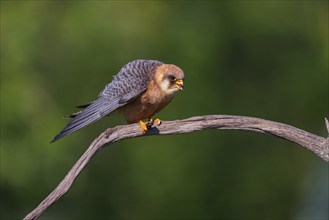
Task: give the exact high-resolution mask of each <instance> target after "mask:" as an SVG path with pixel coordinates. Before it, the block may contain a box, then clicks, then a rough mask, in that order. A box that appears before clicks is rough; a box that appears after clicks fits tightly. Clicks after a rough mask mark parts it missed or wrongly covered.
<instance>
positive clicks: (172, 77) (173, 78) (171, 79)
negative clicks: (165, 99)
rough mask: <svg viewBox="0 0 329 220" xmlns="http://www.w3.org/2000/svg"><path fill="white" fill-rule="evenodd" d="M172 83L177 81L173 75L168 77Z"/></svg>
mask: <svg viewBox="0 0 329 220" xmlns="http://www.w3.org/2000/svg"><path fill="white" fill-rule="evenodd" d="M168 78H169V80H170V81H176V77H175V76H173V75H168Z"/></svg>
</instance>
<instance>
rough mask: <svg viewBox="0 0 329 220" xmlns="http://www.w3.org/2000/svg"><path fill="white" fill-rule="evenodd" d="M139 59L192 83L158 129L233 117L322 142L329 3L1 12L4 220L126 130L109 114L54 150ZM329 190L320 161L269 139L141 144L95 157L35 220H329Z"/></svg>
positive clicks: (217, 137) (30, 4)
mask: <svg viewBox="0 0 329 220" xmlns="http://www.w3.org/2000/svg"><path fill="white" fill-rule="evenodd" d="M138 58H140V59H157V60H161V61H163V62H166V63H173V64H176V65H177V66H179V67H181V68H182V69H183V70H184V71H185V76H186V81H185V88H184V91H183V92H182V93H180V94H178V96H177V97H176V99H175V100H174V101H173V103H171V104H170V105H169V106H168V107H167V108H166V109H165V110H164V111H162V112H161V113H160V114H159V115H158V116H159V117H160V118H161V119H162V120H173V119H179V118H187V117H190V116H196V115H205V114H236V115H245V116H255V117H260V118H265V119H270V120H274V121H278V122H284V123H287V124H291V125H294V126H296V127H300V128H302V129H304V130H307V131H310V132H313V133H315V134H319V135H323V136H326V135H327V134H326V131H325V126H324V117H328V116H329V115H328V2H327V1H264V2H261V1H218V2H216V1H203V2H201V1H200V2H176V1H170V2H165V1H145V2H144V1H136V2H134V1H123V2H121V1H69V2H62V1H2V2H1V219H21V218H22V217H23V216H24V215H25V214H27V213H28V212H29V211H31V210H32V209H33V208H34V207H35V206H36V205H37V204H39V202H41V200H42V199H43V198H44V197H45V196H46V195H48V193H50V192H51V191H52V190H53V189H54V187H55V186H57V184H58V183H59V181H60V180H61V179H62V178H63V177H64V176H65V174H66V172H67V171H68V170H69V169H70V168H71V166H72V165H73V164H74V162H75V161H76V160H77V159H78V158H79V156H80V155H81V154H82V153H83V152H84V150H85V149H86V148H87V146H88V145H89V143H91V141H92V140H93V139H94V138H95V137H96V136H97V135H98V134H99V133H100V132H102V131H103V130H104V129H105V128H107V127H112V126H115V125H117V124H121V123H124V120H123V119H122V118H121V117H120V116H119V115H116V114H114V115H113V116H111V117H106V118H104V119H103V120H101V121H99V122H97V123H95V124H93V125H91V126H89V127H87V128H84V129H82V130H81V131H79V132H77V133H75V134H72V135H70V136H68V137H66V138H65V139H62V140H60V141H58V142H56V143H54V144H49V141H50V140H51V139H52V138H53V137H54V135H55V134H56V133H57V132H59V130H60V129H62V128H63V127H64V125H65V124H66V122H67V120H63V119H62V116H63V115H68V114H70V113H72V112H74V111H76V109H75V106H77V105H81V104H83V103H88V102H90V101H93V100H95V99H96V98H97V95H98V93H99V92H100V91H101V90H102V89H103V88H104V86H105V85H106V84H107V83H108V82H110V81H111V80H112V78H113V77H112V76H113V75H115V74H116V73H117V72H118V71H119V70H120V68H121V67H122V66H123V65H124V64H126V63H127V62H129V61H132V60H135V59H138ZM312 173H317V174H318V175H316V178H313V177H314V176H313V175H311V174H312ZM327 186H328V165H327V164H326V163H325V162H323V161H321V160H320V158H318V157H316V156H315V155H313V153H310V152H308V151H307V150H305V149H303V148H301V147H299V146H297V145H294V144H291V143H289V142H285V141H281V140H278V139H274V138H271V137H264V136H262V135H259V134H253V133H244V132H238V131H202V132H199V133H193V134H187V135H180V136H165V137H164V136H163V137H162V136H161V137H160V136H156V137H146V138H138V139H131V140H127V141H123V142H120V143H117V144H115V145H113V146H111V147H109V148H107V149H105V150H103V151H102V152H101V153H99V154H97V155H96V156H95V157H94V158H93V160H92V161H91V163H90V164H89V165H88V166H87V167H86V169H85V170H84V171H83V172H82V174H81V175H80V176H79V178H78V179H77V181H76V182H75V184H74V185H73V187H72V188H71V190H70V191H69V192H68V194H67V195H65V196H64V197H63V198H62V199H61V200H60V201H59V202H57V203H56V204H55V205H54V206H53V207H51V208H50V209H49V210H48V211H47V212H46V213H45V214H44V215H42V217H41V218H40V219H122V220H131V219H132V220H133V219H143V220H157V219H159V220H160V219H163V220H170V219H172V220H176V219H177V220H178V219H273V220H277V219H278V220H279V219H280V220H281V219H293V218H294V219H325V215H324V214H326V211H327V210H328V188H327ZM321 187H322V188H321ZM319 198H320V200H318V199H319ZM321 198H322V200H321ZM325 205H326V206H325ZM312 207H317V208H315V209H312ZM327 217H328V214H327Z"/></svg>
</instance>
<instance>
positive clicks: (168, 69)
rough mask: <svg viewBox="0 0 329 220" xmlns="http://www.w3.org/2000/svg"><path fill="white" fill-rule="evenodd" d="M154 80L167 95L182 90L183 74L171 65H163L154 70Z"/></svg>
mask: <svg viewBox="0 0 329 220" xmlns="http://www.w3.org/2000/svg"><path fill="white" fill-rule="evenodd" d="M155 79H156V82H157V84H158V85H159V86H160V88H161V89H162V91H163V92H165V93H166V94H167V95H173V94H174V93H176V92H178V91H181V90H183V87H184V72H183V70H181V69H180V68H179V67H177V66H175V65H172V64H163V65H161V66H160V67H158V69H157V70H156V73H155Z"/></svg>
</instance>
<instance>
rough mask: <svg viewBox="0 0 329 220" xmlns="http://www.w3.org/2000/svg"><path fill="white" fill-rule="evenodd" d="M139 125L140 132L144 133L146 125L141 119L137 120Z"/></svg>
mask: <svg viewBox="0 0 329 220" xmlns="http://www.w3.org/2000/svg"><path fill="white" fill-rule="evenodd" d="M139 126H140V127H141V130H142V133H143V134H146V132H147V131H148V125H147V124H146V123H145V122H143V121H142V120H139Z"/></svg>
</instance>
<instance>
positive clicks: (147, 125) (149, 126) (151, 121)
mask: <svg viewBox="0 0 329 220" xmlns="http://www.w3.org/2000/svg"><path fill="white" fill-rule="evenodd" d="M153 124H154V121H153V118H149V121H148V122H146V127H147V129H150V128H151V127H152V126H153Z"/></svg>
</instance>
